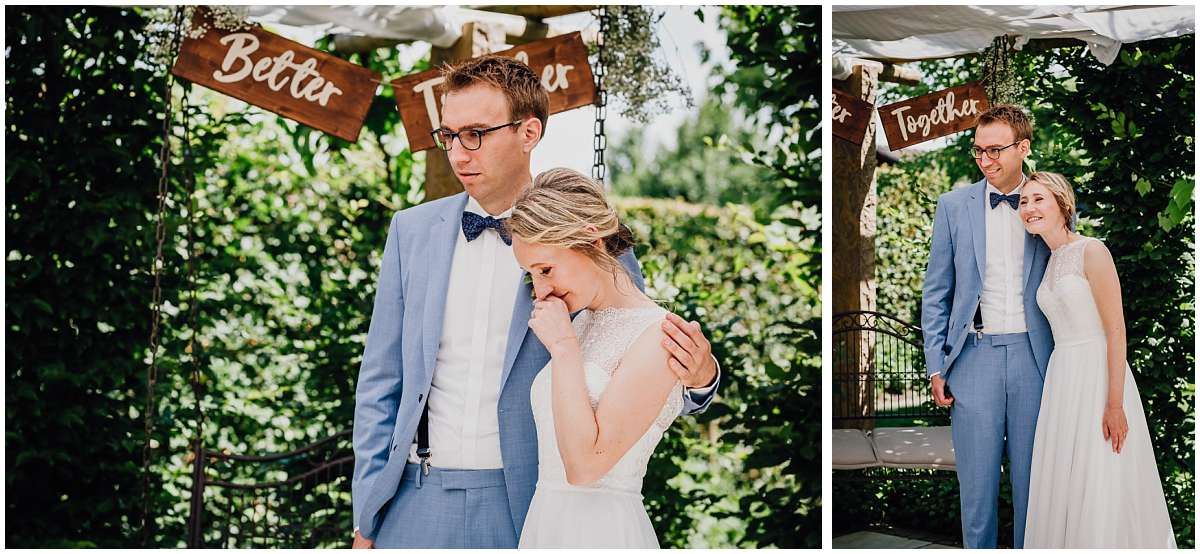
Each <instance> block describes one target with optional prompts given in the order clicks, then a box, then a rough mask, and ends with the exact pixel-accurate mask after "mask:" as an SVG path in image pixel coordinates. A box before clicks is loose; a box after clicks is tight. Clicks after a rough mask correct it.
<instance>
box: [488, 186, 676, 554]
mask: <svg viewBox="0 0 1200 554" xmlns="http://www.w3.org/2000/svg"><path fill="white" fill-rule="evenodd" d="M508 229H509V232H511V234H512V238H513V253H514V254H515V255H516V258H517V261H518V262H519V263H520V264H521V267H522V268H524V269H525V270H526V271H528V272H529V274H530V275H531V276H532V279H533V290H534V295H535V296H536V302H535V303H534V308H533V314H532V316H531V317H530V320H529V327H530V329H532V330H533V332H534V333H535V334H536V335H537V337H538V339H540V340H541V342H542V344H544V345H545V346H546V348H547V349H548V350H549V351H550V356H551V360H550V363H549V367H548V368H547V369H544V370H543V371H541V372H540V373H539V374H538V376H537V378H536V379H534V382H533V389H532V391H531V393H530V402H531V404H532V408H533V417H534V422H535V424H536V426H537V439H538V482H537V488H536V492H535V493H534V496H533V501H532V503H531V504H530V507H529V514H528V516H527V517H526V519H525V526H524V528H523V529H522V531H521V539H520V547H521V548H553V547H558V548H562V547H588V548H657V547H658V538H657V537H656V536H655V534H654V528H653V526H651V524H650V518H649V516H648V515H647V514H646V509H645V507H644V506H643V505H642V496H641V490H642V478H643V477H644V476H645V474H646V465H647V463H648V462H649V460H650V456H651V454H653V453H654V448H655V446H656V445H657V444H658V442H659V440H660V439H661V438H662V435H663V432H664V431H666V429H667V427H668V426H669V425H670V424H671V422H672V421H673V420H674V419H675V417H676V415H678V414H679V412H680V408H681V407H682V403H683V399H682V388H681V387H682V385H681V384H680V383H679V381H678V378H677V377H676V375H675V374H674V373H672V372H671V370H670V369H669V368H668V367H667V360H668V358H669V356H668V354H667V351H666V350H665V349H664V344H663V343H664V339H665V335H664V333H663V331H662V328H661V321H662V319H663V317H664V315H665V314H666V313H667V312H666V310H664V309H663V308H661V307H659V306H658V305H656V304H655V303H654V302H653V301H652V300H651V299H650V298H648V297H647V296H646V295H645V294H643V293H642V292H641V291H639V290H638V288H637V287H636V286H634V284H633V281H632V280H631V279H630V276H629V275H628V274H627V273H626V272H625V270H624V268H623V267H622V266H621V264H620V263H619V262H618V261H617V258H618V256H620V255H621V254H622V253H623V252H624V251H625V250H627V249H629V248H630V247H631V246H632V244H633V241H632V239H633V236H632V234H631V233H630V231H629V229H628V228H627V227H625V226H624V225H623V224H621V223H620V222H619V221H618V220H617V215H616V213H615V212H614V211H613V209H612V207H611V206H609V205H608V202H607V201H606V200H605V197H604V191H603V189H602V188H601V187H600V185H598V184H597V183H596V182H595V181H592V180H591V179H588V178H587V177H585V176H584V175H582V174H579V173H577V172H574V171H570V170H566V169H554V170H550V171H547V172H545V173H542V174H541V175H538V177H537V179H535V180H534V183H533V186H532V187H530V188H529V189H528V190H527V191H526V192H525V193H524V194H523V195H522V196H521V197H520V198H518V199H517V201H516V204H514V206H513V211H512V216H511V217H510V218H509V221H508ZM574 312H580V313H579V315H578V316H577V317H575V319H574V321H572V320H571V317H570V314H572V313H574Z"/></svg>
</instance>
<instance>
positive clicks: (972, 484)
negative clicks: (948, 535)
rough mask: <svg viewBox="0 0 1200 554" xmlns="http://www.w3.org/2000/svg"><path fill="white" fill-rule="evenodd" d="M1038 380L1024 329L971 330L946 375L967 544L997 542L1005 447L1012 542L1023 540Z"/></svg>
mask: <svg viewBox="0 0 1200 554" xmlns="http://www.w3.org/2000/svg"><path fill="white" fill-rule="evenodd" d="M1043 381H1044V376H1043V375H1042V372H1041V371H1040V370H1039V369H1038V364H1037V362H1036V361H1035V359H1034V356H1033V351H1032V350H1031V349H1030V346H1029V337H1028V335H1027V334H1026V333H1012V334H1006V335H983V336H982V338H977V337H976V335H975V334H974V333H972V334H971V335H970V336H969V337H968V338H967V341H966V344H965V345H964V346H963V349H962V352H961V354H959V357H958V360H956V361H955V363H954V370H953V371H951V372H950V373H949V375H948V376H947V378H946V386H947V387H949V389H950V394H951V395H952V396H953V397H954V404H953V405H952V406H951V408H950V426H951V435H952V437H953V441H954V456H955V462H956V463H955V465H956V466H957V471H958V484H959V497H960V501H961V505H962V533H963V543H964V545H965V546H966V547H968V548H995V547H996V526H997V521H996V511H997V508H996V503H997V499H998V497H999V494H1000V465H1001V462H1002V456H1003V455H1004V454H1005V453H1007V455H1008V460H1009V470H1010V479H1011V481H1012V489H1013V512H1014V513H1013V518H1014V522H1013V523H1014V525H1013V546H1015V547H1017V548H1021V546H1022V545H1023V544H1024V538H1025V512H1026V508H1027V507H1028V503H1029V473H1030V466H1031V465H1032V463H1033V436H1034V430H1035V429H1036V427H1037V418H1038V410H1039V409H1040V407H1041V402H1042V382H1043Z"/></svg>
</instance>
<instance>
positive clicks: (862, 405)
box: [832, 64, 881, 429]
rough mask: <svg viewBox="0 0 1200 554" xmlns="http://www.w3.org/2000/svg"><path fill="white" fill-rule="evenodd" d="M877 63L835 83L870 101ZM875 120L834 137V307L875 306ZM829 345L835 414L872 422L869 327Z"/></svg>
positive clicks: (859, 423)
mask: <svg viewBox="0 0 1200 554" xmlns="http://www.w3.org/2000/svg"><path fill="white" fill-rule="evenodd" d="M880 70H881V67H880V66H879V64H868V65H857V66H855V67H854V71H853V73H852V74H851V76H850V78H849V79H847V80H845V81H835V82H834V87H835V88H837V89H839V90H841V91H843V92H845V93H847V94H850V95H851V96H854V97H855V98H859V99H861V100H863V101H865V102H868V103H870V104H874V103H875V93H876V89H877V88H878V85H879V73H880ZM875 133H876V129H875V123H874V121H872V123H871V124H869V125H868V126H867V133H866V135H865V137H864V138H863V141H862V144H861V145H858V144H853V143H851V142H848V141H844V140H841V139H836V138H835V139H834V141H833V187H832V188H833V190H832V192H833V218H832V219H833V313H841V312H849V311H858V310H864V311H875V203H876V196H875V165H876V164H875ZM843 337H844V340H839V341H838V343H837V344H835V345H834V349H835V350H839V349H841V350H842V352H835V353H834V363H833V372H834V387H835V389H834V396H835V399H834V414H833V415H834V417H835V418H837V417H838V416H866V417H867V418H868V419H862V420H843V421H845V422H846V423H845V424H846V425H848V426H851V427H857V428H862V429H869V428H873V427H874V423H873V421H872V420H871V419H869V418H871V417H873V416H874V413H875V406H874V404H875V403H874V389H875V386H874V381H873V379H872V377H871V376H872V375H873V372H872V364H873V357H874V344H873V342H874V340H873V338H872V334H871V333H864V332H860V331H851V332H848V333H846V334H845V335H843Z"/></svg>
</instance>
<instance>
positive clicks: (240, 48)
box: [171, 14, 382, 142]
mask: <svg viewBox="0 0 1200 554" xmlns="http://www.w3.org/2000/svg"><path fill="white" fill-rule="evenodd" d="M197 17H206V16H204V15H199V14H198V15H197ZM210 21H211V20H210ZM206 26H207V27H208V31H207V32H206V33H204V36H203V37H200V38H198V39H196V38H191V37H188V38H186V39H185V40H184V41H183V44H182V45H181V47H180V50H179V56H178V58H176V60H175V66H174V67H173V68H172V69H171V73H173V74H175V75H176V76H178V77H181V78H184V79H187V80H189V81H191V82H193V83H196V84H198V85H203V86H205V87H207V88H210V89H213V90H215V91H217V92H220V93H223V94H227V95H229V96H232V97H234V98H237V99H239V100H243V101H245V102H248V103H250V104H254V105H255V106H258V107H260V108H264V109H267V110H270V111H272V112H275V113H276V114H279V115H280V116H283V117H286V118H288V119H292V120H295V121H298V122H300V123H303V124H305V125H308V126H309V127H312V128H314V129H317V130H320V131H324V132H326V133H329V134H331V135H334V136H336V137H339V138H342V139H345V140H348V141H351V142H354V141H356V140H358V134H359V132H360V131H361V130H362V126H363V121H365V120H366V118H367V110H369V109H370V108H371V101H372V100H373V99H374V97H375V89H376V87H377V86H378V84H379V82H380V80H381V79H382V76H381V75H380V74H379V73H376V72H374V71H371V70H368V69H366V68H364V67H361V66H358V65H355V64H353V63H350V62H348V61H345V60H342V59H340V58H337V57H335V56H331V55H329V54H326V53H325V52H321V51H320V50H314V49H312V48H309V47H307V46H304V45H303V44H300V43H298V42H294V41H291V40H288V39H286V38H283V37H281V36H279V35H276V34H274V33H269V32H267V31H264V30H262V29H261V28H259V27H257V26H247V27H245V28H243V29H239V30H235V31H222V30H219V29H215V28H213V26H212V24H211V22H210V23H208V24H207V25H206Z"/></svg>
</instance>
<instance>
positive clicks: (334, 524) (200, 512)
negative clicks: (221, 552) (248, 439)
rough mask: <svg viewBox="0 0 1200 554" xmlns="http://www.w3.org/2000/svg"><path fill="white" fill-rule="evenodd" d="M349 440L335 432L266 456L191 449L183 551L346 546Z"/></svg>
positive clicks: (351, 456) (351, 465)
mask: <svg viewBox="0 0 1200 554" xmlns="http://www.w3.org/2000/svg"><path fill="white" fill-rule="evenodd" d="M350 440H351V432H350V431H342V432H340V433H337V434H335V435H333V436H331V437H328V438H326V439H323V440H321V441H318V442H316V443H313V444H311V445H308V446H305V447H302V448H299V449H296V450H293V451H291V452H285V453H282V454H274V455H267V456H244V455H238V454H231V453H228V452H219V451H215V450H208V449H202V448H198V447H195V446H194V448H193V451H192V460H191V462H192V464H193V465H192V505H191V516H190V518H189V521H188V546H189V547H191V548H205V547H217V548H349V547H350V543H351V540H352V536H351V533H352V530H353V523H352V519H353V515H352V505H351V501H350V479H351V472H352V471H353V470H354V454H353V450H352V449H351V445H350ZM197 450H200V451H201V452H200V453H199V455H197Z"/></svg>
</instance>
